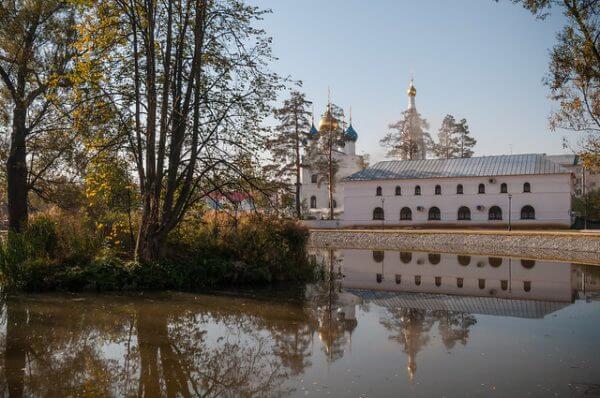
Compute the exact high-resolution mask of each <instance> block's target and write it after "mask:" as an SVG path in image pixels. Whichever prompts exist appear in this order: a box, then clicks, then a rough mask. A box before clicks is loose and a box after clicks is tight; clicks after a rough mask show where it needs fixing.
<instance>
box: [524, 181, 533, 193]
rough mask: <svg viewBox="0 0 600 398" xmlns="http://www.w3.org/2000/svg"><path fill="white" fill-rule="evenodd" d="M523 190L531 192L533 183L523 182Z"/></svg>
mask: <svg viewBox="0 0 600 398" xmlns="http://www.w3.org/2000/svg"><path fill="white" fill-rule="evenodd" d="M523 192H531V184H530V183H528V182H526V183H525V184H523Z"/></svg>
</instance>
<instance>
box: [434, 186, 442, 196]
mask: <svg viewBox="0 0 600 398" xmlns="http://www.w3.org/2000/svg"><path fill="white" fill-rule="evenodd" d="M435 194H436V195H441V194H442V187H441V186H440V185H436V186H435Z"/></svg>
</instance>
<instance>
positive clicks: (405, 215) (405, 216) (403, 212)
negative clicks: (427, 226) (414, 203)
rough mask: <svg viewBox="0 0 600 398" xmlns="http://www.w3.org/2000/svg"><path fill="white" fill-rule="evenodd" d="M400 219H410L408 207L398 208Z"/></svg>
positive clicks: (410, 211)
mask: <svg viewBox="0 0 600 398" xmlns="http://www.w3.org/2000/svg"><path fill="white" fill-rule="evenodd" d="M400 220H403V221H408V220H412V210H411V209H409V208H408V207H403V208H402V210H400Z"/></svg>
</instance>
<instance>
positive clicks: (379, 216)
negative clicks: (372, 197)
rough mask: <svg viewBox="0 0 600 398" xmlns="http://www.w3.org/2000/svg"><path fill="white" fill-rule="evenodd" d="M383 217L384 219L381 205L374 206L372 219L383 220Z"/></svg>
mask: <svg viewBox="0 0 600 398" xmlns="http://www.w3.org/2000/svg"><path fill="white" fill-rule="evenodd" d="M383 219H384V215H383V209H382V208H381V207H376V208H375V210H373V220H383Z"/></svg>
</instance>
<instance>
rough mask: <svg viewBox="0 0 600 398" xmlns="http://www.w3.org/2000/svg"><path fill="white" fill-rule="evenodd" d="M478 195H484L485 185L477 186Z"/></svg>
mask: <svg viewBox="0 0 600 398" xmlns="http://www.w3.org/2000/svg"><path fill="white" fill-rule="evenodd" d="M477 192H478V193H485V184H479V188H478V189H477Z"/></svg>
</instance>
